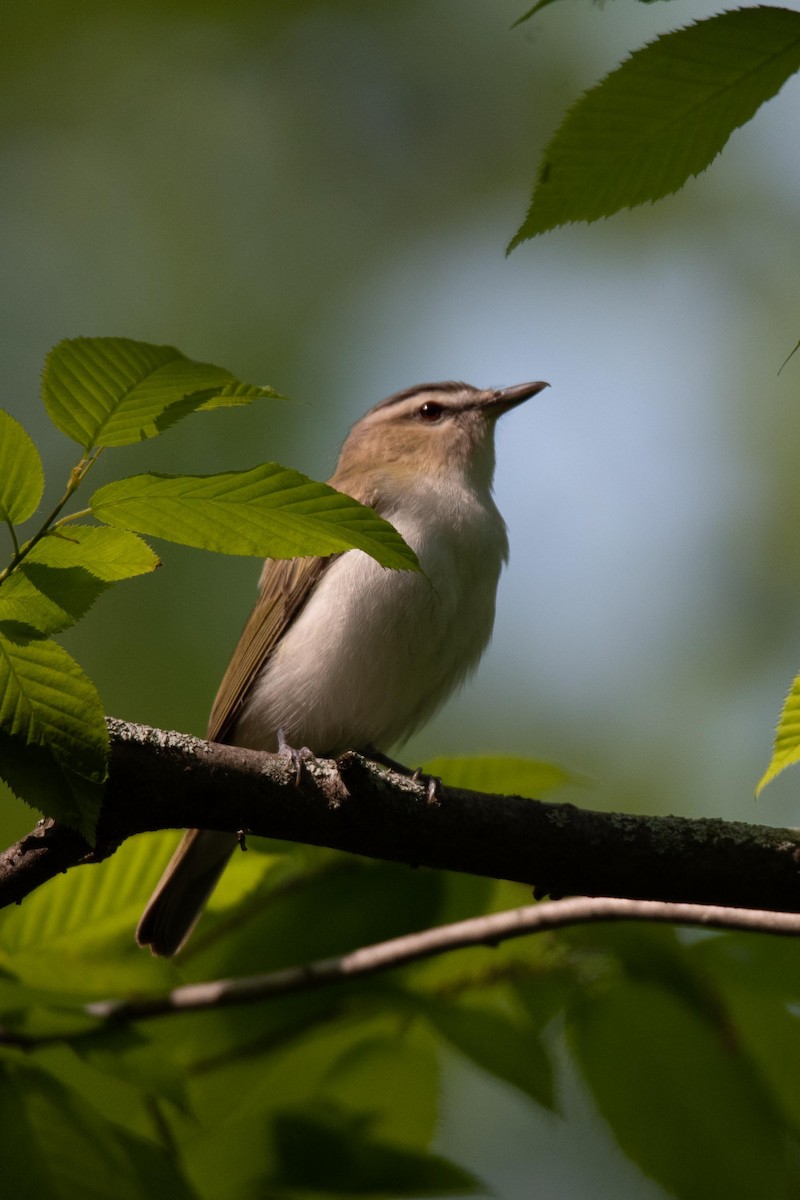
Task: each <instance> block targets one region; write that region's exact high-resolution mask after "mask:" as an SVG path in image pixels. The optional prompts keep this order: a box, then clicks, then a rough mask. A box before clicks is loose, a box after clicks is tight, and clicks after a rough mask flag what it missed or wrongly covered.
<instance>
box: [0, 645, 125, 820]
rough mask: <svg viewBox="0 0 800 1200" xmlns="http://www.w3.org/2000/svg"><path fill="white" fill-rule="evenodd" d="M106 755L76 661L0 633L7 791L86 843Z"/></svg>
mask: <svg viewBox="0 0 800 1200" xmlns="http://www.w3.org/2000/svg"><path fill="white" fill-rule="evenodd" d="M107 760H108V730H107V728H106V723H105V718H104V715H103V707H102V705H101V703H100V697H99V696H98V694H97V690H96V688H95V686H94V684H93V683H92V682H91V680H90V679H88V678H87V676H86V675H85V674H84V673H83V671H82V670H81V668H80V667H79V666H78V664H77V663H76V662H75V660H74V659H73V658H71V657H70V655H69V654H67V652H66V650H63V649H62V648H61V646H58V645H57V644H56V643H55V642H51V641H49V640H43V641H31V642H21V641H15V640H12V639H11V638H9V637H8V636H6V635H4V634H3V633H0V775H2V778H3V779H5V781H6V783H7V784H8V785H9V787H10V788H11V789H12V791H14V792H15V793H16V794H17V795H18V796H20V797H21V799H23V800H25V801H26V802H27V803H28V804H30V805H32V806H33V807H34V808H38V809H39V810H40V811H41V812H44V813H45V814H46V815H47V816H51V817H56V818H57V819H58V820H60V821H63V822H64V823H65V824H67V825H70V826H72V828H73V829H77V830H78V831H79V832H80V833H82V834H83V835H84V837H86V838H87V839H88V840H89V841H91V840H92V839H93V837H94V828H95V824H96V821H97V815H98V813H99V811H100V803H101V799H102V785H103V782H104V780H105V777H106V764H107Z"/></svg>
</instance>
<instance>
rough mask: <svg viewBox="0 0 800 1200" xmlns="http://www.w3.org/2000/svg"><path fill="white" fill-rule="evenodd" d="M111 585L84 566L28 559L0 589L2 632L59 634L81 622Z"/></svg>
mask: <svg viewBox="0 0 800 1200" xmlns="http://www.w3.org/2000/svg"><path fill="white" fill-rule="evenodd" d="M108 586H109V585H108V584H107V583H104V582H103V581H102V580H100V579H98V578H97V576H96V575H92V574H90V572H89V571H84V570H83V569H82V568H81V567H65V568H55V567H45V566H43V565H42V564H41V563H27V562H26V563H24V564H23V565H22V566H21V567H19V568H18V569H17V570H16V571H14V573H13V574H12V575H10V576H9V577H8V578H7V579H6V580H4V581H3V585H2V588H0V631H2V632H5V633H7V634H9V635H11V636H13V635H14V633H15V632H17V633H22V634H23V635H24V636H28V637H45V636H50V635H51V634H53V633H60V632H61V631H62V630H63V629H67V628H69V626H70V625H74V624H75V622H76V621H79V620H80V619H81V617H82V616H84V615H85V614H86V612H88V610H89V608H90V607H91V606H92V604H94V602H95V600H96V599H97V597H98V596H99V595H100V593H101V592H104V591H105V590H106V588H107V587H108Z"/></svg>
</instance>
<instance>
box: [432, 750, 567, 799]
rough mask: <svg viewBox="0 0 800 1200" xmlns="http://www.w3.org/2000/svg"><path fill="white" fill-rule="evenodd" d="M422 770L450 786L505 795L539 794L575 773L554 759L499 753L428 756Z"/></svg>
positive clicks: (555, 787) (553, 788) (561, 785)
mask: <svg viewBox="0 0 800 1200" xmlns="http://www.w3.org/2000/svg"><path fill="white" fill-rule="evenodd" d="M424 770H425V773H426V775H435V776H436V778H437V779H441V780H442V781H443V782H444V783H446V784H449V786H450V787H458V788H471V789H472V790H473V791H476V792H498V793H502V794H503V795H507V796H537V797H538V796H543V795H544V794H545V793H546V792H552V791H555V790H556V789H557V788H561V787H565V786H566V785H567V784H569V783H575V782H576V778H575V776H573V775H571V774H570V773H569V771H566V770H565V769H564V768H563V767H560V766H558V764H557V763H551V762H546V761H545V760H544V759H539V758H514V757H512V756H511V755H503V754H496V755H492V754H484V755H476V756H474V757H464V758H445V757H442V758H432V759H431V760H430V761H429V762H427V763H426V764H425V767H424Z"/></svg>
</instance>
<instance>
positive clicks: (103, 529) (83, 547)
mask: <svg viewBox="0 0 800 1200" xmlns="http://www.w3.org/2000/svg"><path fill="white" fill-rule="evenodd" d="M26 562H29V563H42V564H43V565H44V566H46V567H82V568H83V569H84V570H85V571H91V573H92V574H93V575H96V576H97V578H98V579H102V580H104V581H105V582H106V583H116V582H117V581H118V580H120V579H131V578H133V577H134V576H135V575H146V574H147V573H148V572H149V571H154V570H155V569H156V567H158V566H159V565H160V562H159V558H158V555H157V554H156V553H155V551H153V550H151V549H150V547H149V546H148V545H147V542H143V541H142V539H141V538H140V537H137V535H136V534H135V533H130V532H129V531H128V530H126V529H110V528H108V526H103V525H74V524H72V523H70V524H68V525H62V526H60V527H59V528H58V529H54V530H52V531H51V532H50V533H49V534H47V536H46V537H43V538H42V540H41V541H40V542H37V543H36V545H35V546H34V547H33V549H32V550H31V551H30V553H29V554H28V556H27V558H26Z"/></svg>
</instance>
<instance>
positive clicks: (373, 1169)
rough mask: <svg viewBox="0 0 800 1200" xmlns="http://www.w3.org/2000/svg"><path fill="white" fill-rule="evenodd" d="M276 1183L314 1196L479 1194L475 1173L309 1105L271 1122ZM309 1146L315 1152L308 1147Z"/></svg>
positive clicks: (348, 1117) (353, 1119) (341, 1113)
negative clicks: (328, 1194)
mask: <svg viewBox="0 0 800 1200" xmlns="http://www.w3.org/2000/svg"><path fill="white" fill-rule="evenodd" d="M274 1137H275V1150H276V1155H277V1180H278V1181H279V1183H281V1184H282V1185H283V1186H284V1187H289V1188H297V1189H303V1190H307V1191H313V1192H321V1193H323V1194H325V1193H333V1194H334V1195H340V1196H347V1197H352V1196H354V1195H365V1196H371V1195H372V1196H374V1195H385V1196H437V1195H439V1196H441V1195H444V1196H446V1195H452V1194H453V1193H460V1194H462V1195H464V1194H469V1193H474V1192H480V1191H483V1190H484V1189H483V1188H482V1187H481V1185H480V1184H479V1182H478V1180H477V1179H476V1178H475V1176H474V1175H472V1174H470V1173H469V1172H468V1171H465V1170H464V1169H463V1168H462V1167H458V1166H456V1165H455V1164H454V1163H451V1162H448V1161H447V1159H445V1158H441V1157H439V1156H438V1155H434V1154H422V1153H418V1152H416V1151H413V1150H409V1149H406V1148H405V1147H402V1146H393V1145H391V1144H390V1143H386V1142H381V1141H380V1140H378V1139H377V1138H373V1137H372V1136H371V1131H370V1129H369V1124H368V1123H367V1122H365V1121H364V1120H363V1118H360V1117H359V1116H358V1115H352V1114H349V1113H346V1112H345V1111H336V1110H335V1109H334V1108H333V1107H332V1106H326V1107H325V1109H324V1110H322V1108H321V1106H319V1107H318V1108H317V1111H315V1106H313V1105H310V1106H309V1108H308V1109H307V1110H306V1111H304V1112H296V1113H284V1114H282V1115H281V1116H278V1117H277V1118H276V1120H275V1124H274ZM310 1147H313V1153H309V1148H310Z"/></svg>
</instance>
